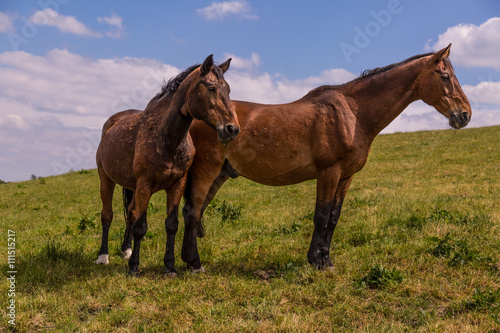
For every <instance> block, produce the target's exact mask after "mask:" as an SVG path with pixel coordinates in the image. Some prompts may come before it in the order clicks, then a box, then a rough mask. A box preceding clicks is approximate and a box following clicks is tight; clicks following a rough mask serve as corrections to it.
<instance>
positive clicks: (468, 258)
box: [430, 233, 494, 266]
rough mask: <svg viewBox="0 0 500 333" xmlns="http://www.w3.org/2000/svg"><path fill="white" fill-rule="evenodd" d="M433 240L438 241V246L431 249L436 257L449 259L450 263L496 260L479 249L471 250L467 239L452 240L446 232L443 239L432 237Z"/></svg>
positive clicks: (463, 263)
mask: <svg viewBox="0 0 500 333" xmlns="http://www.w3.org/2000/svg"><path fill="white" fill-rule="evenodd" d="M431 240H432V241H434V242H437V244H436V246H435V247H434V248H433V249H431V250H430V252H431V254H432V255H433V256H435V257H436V258H446V259H448V265H450V266H459V265H465V264H466V263H468V262H474V261H475V262H488V263H492V262H494V260H493V259H492V258H491V257H485V256H483V255H482V254H481V253H479V252H478V251H474V250H471V249H470V248H469V245H468V243H467V241H465V240H455V241H453V240H451V237H450V234H449V233H448V234H446V236H445V237H444V238H443V239H440V238H438V237H432V238H431Z"/></svg>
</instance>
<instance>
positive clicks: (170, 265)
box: [163, 173, 187, 277]
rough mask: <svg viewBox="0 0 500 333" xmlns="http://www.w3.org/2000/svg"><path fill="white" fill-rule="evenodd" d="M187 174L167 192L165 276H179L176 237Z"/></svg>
mask: <svg viewBox="0 0 500 333" xmlns="http://www.w3.org/2000/svg"><path fill="white" fill-rule="evenodd" d="M186 179H187V173H186V175H185V176H184V177H182V178H181V179H180V180H179V181H178V182H177V183H175V184H174V185H173V186H172V187H171V188H170V189H168V190H167V191H166V192H167V218H166V219H165V230H166V232H167V244H166V249H165V256H164V257H163V262H164V263H165V275H167V276H170V277H175V276H177V271H176V270H175V252H174V246H175V236H176V234H177V228H178V226H179V204H180V202H181V198H182V195H183V193H184V189H185V188H186Z"/></svg>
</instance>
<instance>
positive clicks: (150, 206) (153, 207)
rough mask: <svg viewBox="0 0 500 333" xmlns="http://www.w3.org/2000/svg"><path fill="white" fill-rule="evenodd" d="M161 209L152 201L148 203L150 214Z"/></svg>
mask: <svg viewBox="0 0 500 333" xmlns="http://www.w3.org/2000/svg"><path fill="white" fill-rule="evenodd" d="M159 210H160V209H159V208H157V207H155V206H154V205H153V203H152V202H151V201H150V202H149V203H148V214H149V213H151V214H152V213H157V212H158V211H159Z"/></svg>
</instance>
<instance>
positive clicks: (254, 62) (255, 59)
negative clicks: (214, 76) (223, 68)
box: [224, 53, 260, 70]
mask: <svg viewBox="0 0 500 333" xmlns="http://www.w3.org/2000/svg"><path fill="white" fill-rule="evenodd" d="M224 58H232V60H231V68H232V69H240V70H250V69H252V68H254V67H258V66H259V65H260V56H259V54H258V53H252V55H251V57H250V59H246V58H241V57H238V56H236V55H234V54H231V53H224Z"/></svg>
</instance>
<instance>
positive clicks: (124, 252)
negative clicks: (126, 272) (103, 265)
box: [122, 248, 132, 259]
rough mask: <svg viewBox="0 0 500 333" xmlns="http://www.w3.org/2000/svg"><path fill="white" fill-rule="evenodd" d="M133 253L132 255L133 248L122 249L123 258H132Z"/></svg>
mask: <svg viewBox="0 0 500 333" xmlns="http://www.w3.org/2000/svg"><path fill="white" fill-rule="evenodd" d="M131 255H132V249H131V248H128V249H126V250H125V251H122V256H123V259H130V256H131Z"/></svg>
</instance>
